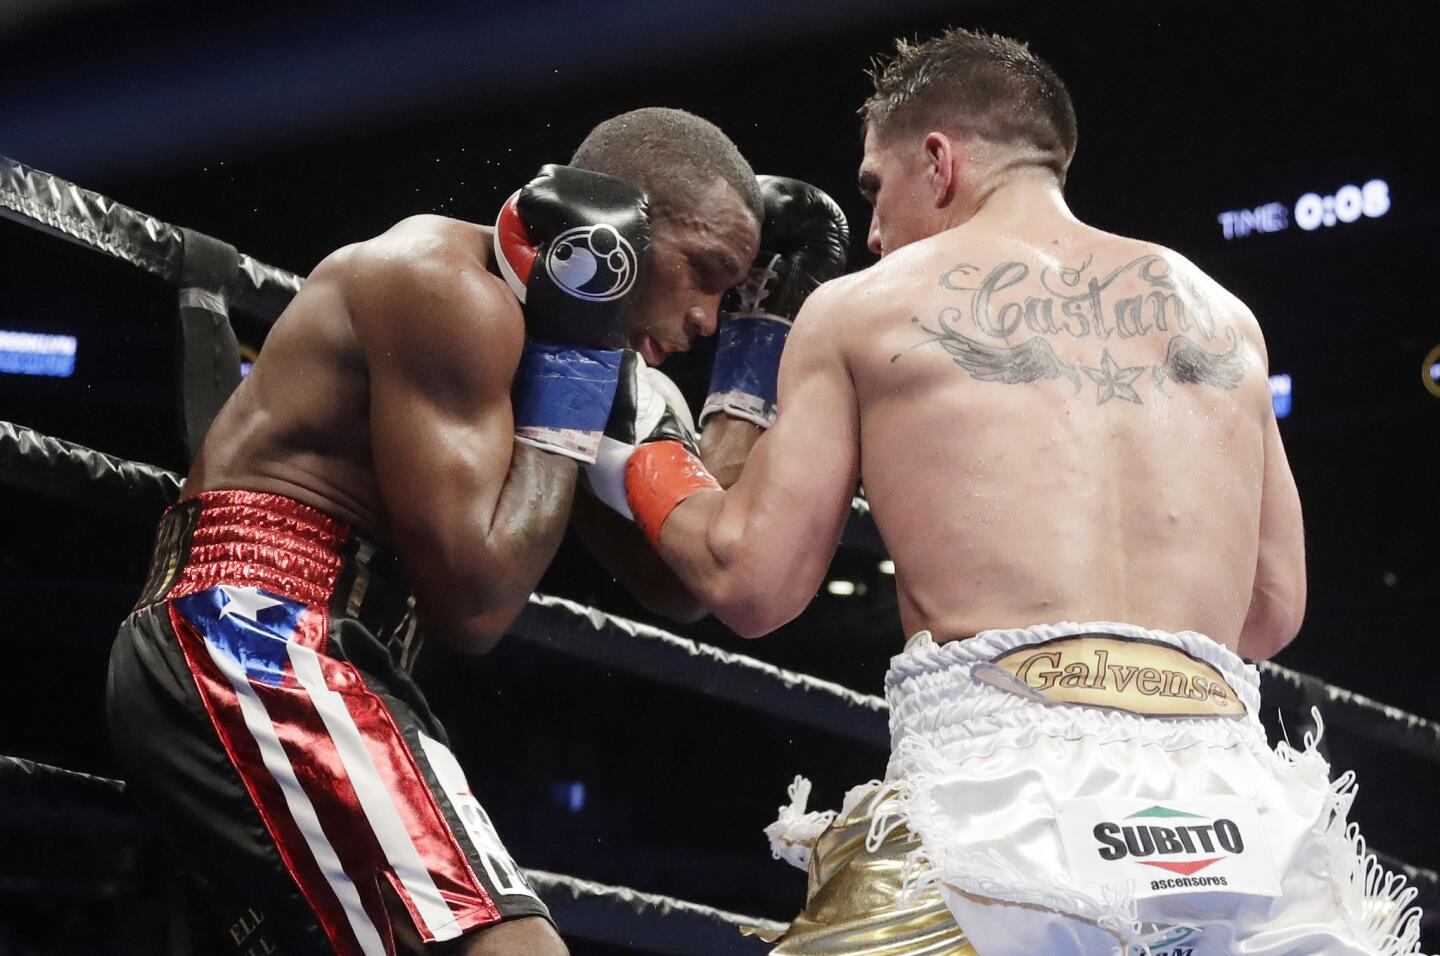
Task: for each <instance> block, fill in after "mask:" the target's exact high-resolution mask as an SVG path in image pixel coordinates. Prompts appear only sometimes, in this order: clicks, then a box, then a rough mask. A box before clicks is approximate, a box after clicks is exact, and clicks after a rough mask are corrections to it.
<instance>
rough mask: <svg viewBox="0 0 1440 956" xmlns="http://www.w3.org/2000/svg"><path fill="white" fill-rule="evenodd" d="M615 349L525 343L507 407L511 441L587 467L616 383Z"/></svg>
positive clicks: (597, 445)
mask: <svg viewBox="0 0 1440 956" xmlns="http://www.w3.org/2000/svg"><path fill="white" fill-rule="evenodd" d="M623 354H624V353H623V351H622V350H620V349H614V350H608V349H587V348H576V347H574V346H570V345H550V344H547V343H544V342H527V343H525V351H524V352H523V353H522V354H521V356H520V365H519V367H517V368H516V370H515V382H514V386H513V387H512V389H511V396H510V398H511V402H512V404H513V405H514V408H515V438H516V439H517V440H518V441H521V442H524V443H525V444H527V445H534V446H536V447H538V448H543V449H545V450H546V451H550V452H554V453H556V454H559V455H565V456H566V457H568V458H574V459H575V460H576V461H583V462H587V463H593V462H594V461H595V455H596V453H597V452H598V451H599V450H600V437H601V435H603V434H604V432H605V422H606V420H607V419H608V418H609V417H610V405H611V403H612V402H614V400H615V389H616V386H617V385H618V384H619V380H620V361H621V356H622V355H623Z"/></svg>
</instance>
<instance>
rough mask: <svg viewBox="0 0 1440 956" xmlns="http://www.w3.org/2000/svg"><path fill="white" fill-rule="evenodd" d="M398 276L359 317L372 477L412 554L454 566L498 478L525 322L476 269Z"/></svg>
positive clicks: (502, 472)
mask: <svg viewBox="0 0 1440 956" xmlns="http://www.w3.org/2000/svg"><path fill="white" fill-rule="evenodd" d="M431 278H432V279H434V277H431ZM399 285H400V288H393V287H391V288H384V289H381V290H379V292H378V294H376V295H375V296H374V297H373V298H372V299H371V300H370V301H368V302H367V303H366V305H368V306H369V307H370V309H371V313H370V315H369V316H368V317H367V319H366V321H365V322H364V323H363V329H364V335H363V337H362V342H363V348H364V352H365V355H366V364H367V367H368V370H369V375H370V433H371V447H372V456H373V460H374V465H375V477H376V480H377V483H378V485H379V490H380V496H381V499H382V501H383V502H384V505H385V510H386V514H387V516H388V518H389V521H390V524H391V530H392V531H393V533H394V534H395V536H396V538H397V544H399V545H400V546H401V549H402V552H404V553H405V554H406V555H407V559H408V560H412V561H416V562H419V563H421V564H423V565H432V564H433V565H435V566H436V567H434V568H433V569H432V570H441V569H445V570H447V571H449V572H452V573H454V572H456V571H457V566H458V565H459V563H460V554H461V552H464V551H467V550H469V547H468V546H467V541H466V539H467V538H469V537H471V536H473V534H474V533H475V532H476V530H477V529H476V521H477V519H478V517H479V516H481V515H484V514H489V513H492V512H493V511H494V506H495V502H496V500H497V498H498V496H499V494H500V492H501V490H502V488H503V487H504V484H505V477H506V473H507V470H508V468H509V465H510V458H511V455H512V452H513V438H512V433H513V421H512V413H511V407H510V401H509V385H510V378H511V375H512V374H513V369H514V365H515V361H516V360H517V358H518V355H519V349H520V345H521V342H522V341H523V338H522V336H523V332H522V331H521V328H522V327H521V325H520V320H519V318H518V308H516V307H514V306H513V305H512V304H511V303H508V302H506V301H505V300H504V299H503V298H501V297H499V296H497V295H495V294H494V293H493V292H492V291H491V290H489V289H487V288H486V283H485V282H484V280H483V279H480V278H476V277H469V276H465V275H458V276H456V275H453V274H452V275H451V276H450V277H448V278H443V279H439V280H437V281H430V282H419V283H404V282H402V283H400V284H399ZM509 310H513V311H514V312H515V313H516V314H515V315H513V316H512V315H510V314H509ZM414 570H415V571H416V572H417V573H418V572H421V571H422V570H426V569H424V568H415V569H414ZM477 570H478V569H477Z"/></svg>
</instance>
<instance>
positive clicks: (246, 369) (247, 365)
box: [240, 360, 255, 378]
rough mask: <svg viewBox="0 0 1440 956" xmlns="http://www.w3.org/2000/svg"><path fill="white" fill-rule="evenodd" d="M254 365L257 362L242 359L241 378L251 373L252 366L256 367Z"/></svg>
mask: <svg viewBox="0 0 1440 956" xmlns="http://www.w3.org/2000/svg"><path fill="white" fill-rule="evenodd" d="M254 367H255V363H254V362H247V361H244V360H241V362H240V377H241V378H244V377H245V376H247V375H249V374H250V370H251V369H252V368H254Z"/></svg>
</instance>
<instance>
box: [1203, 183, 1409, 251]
mask: <svg viewBox="0 0 1440 956" xmlns="http://www.w3.org/2000/svg"><path fill="white" fill-rule="evenodd" d="M1389 211H1390V186H1389V184H1387V183H1386V182H1385V180H1383V179H1372V180H1370V181H1369V182H1367V183H1366V184H1365V185H1363V186H1341V187H1340V188H1339V189H1337V190H1335V193H1334V194H1333V195H1330V196H1322V195H1321V194H1320V193H1306V194H1305V195H1303V196H1301V197H1300V198H1299V199H1297V200H1295V209H1294V213H1293V218H1294V221H1295V225H1297V226H1299V227H1300V228H1301V229H1304V230H1305V231H1306V232H1312V231H1314V230H1316V229H1319V228H1320V227H1321V226H1326V227H1329V226H1333V225H1335V224H1337V223H1346V222H1355V221H1356V220H1358V219H1360V218H1362V217H1368V218H1370V219H1378V218H1379V217H1381V216H1383V215H1385V214H1386V213H1387V212H1389ZM1216 218H1217V219H1218V220H1219V222H1220V229H1221V231H1222V232H1223V233H1224V235H1225V238H1226V239H1242V238H1244V237H1245V236H1248V235H1250V234H1251V233H1256V232H1281V231H1283V230H1285V229H1287V228H1289V226H1290V220H1291V218H1292V215H1291V211H1290V210H1289V209H1287V208H1286V207H1285V205H1284V204H1283V203H1278V202H1272V203H1265V204H1263V205H1260V206H1256V207H1254V208H1253V209H1236V210H1233V211H1230V212H1222V213H1221V214H1220V215H1219V216H1217V217H1216Z"/></svg>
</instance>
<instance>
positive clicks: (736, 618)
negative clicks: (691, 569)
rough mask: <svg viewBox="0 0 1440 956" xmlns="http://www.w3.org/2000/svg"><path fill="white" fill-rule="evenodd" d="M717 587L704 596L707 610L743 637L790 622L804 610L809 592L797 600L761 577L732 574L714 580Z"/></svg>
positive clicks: (755, 635) (781, 587)
mask: <svg viewBox="0 0 1440 956" xmlns="http://www.w3.org/2000/svg"><path fill="white" fill-rule="evenodd" d="M717 583H718V585H719V586H718V587H717V588H716V589H714V590H713V591H712V592H711V593H710V594H708V595H707V597H706V602H707V603H708V605H709V607H710V612H711V613H712V614H714V615H715V616H716V617H717V618H719V619H720V621H721V622H722V623H723V624H724V625H725V626H726V627H728V628H730V630H732V631H734V632H735V633H736V634H738V635H739V636H740V637H743V638H745V639H746V640H752V639H754V638H757V637H764V636H765V635H766V634H769V633H770V632H771V631H774V630H775V629H776V628H778V627H780V626H782V625H784V624H787V623H789V622H790V621H792V620H794V619H795V618H796V617H797V616H799V614H800V612H801V611H803V610H804V609H805V605H806V603H807V602H808V598H809V595H804V596H802V597H801V598H800V599H799V600H798V601H797V600H795V599H794V596H793V595H790V594H787V593H785V588H784V586H783V585H781V584H779V583H777V582H774V581H771V582H770V583H769V584H768V585H767V584H762V583H761V579H759V578H758V576H757V577H753V578H740V577H736V576H731V577H730V578H729V579H728V580H724V581H720V582H717Z"/></svg>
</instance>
